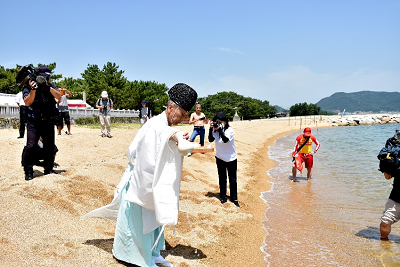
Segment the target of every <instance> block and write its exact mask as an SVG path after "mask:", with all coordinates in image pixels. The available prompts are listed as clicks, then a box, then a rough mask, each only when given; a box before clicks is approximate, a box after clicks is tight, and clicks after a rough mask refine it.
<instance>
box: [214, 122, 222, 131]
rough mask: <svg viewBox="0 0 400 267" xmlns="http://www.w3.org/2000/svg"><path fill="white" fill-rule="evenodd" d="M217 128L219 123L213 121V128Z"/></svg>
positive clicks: (219, 125)
mask: <svg viewBox="0 0 400 267" xmlns="http://www.w3.org/2000/svg"><path fill="white" fill-rule="evenodd" d="M218 127H221V122H219V121H213V128H214V129H216V128H218Z"/></svg>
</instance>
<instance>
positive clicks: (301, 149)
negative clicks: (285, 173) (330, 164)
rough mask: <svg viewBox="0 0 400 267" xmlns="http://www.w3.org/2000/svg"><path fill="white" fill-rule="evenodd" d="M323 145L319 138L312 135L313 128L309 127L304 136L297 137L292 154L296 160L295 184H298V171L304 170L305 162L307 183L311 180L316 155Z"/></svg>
mask: <svg viewBox="0 0 400 267" xmlns="http://www.w3.org/2000/svg"><path fill="white" fill-rule="evenodd" d="M313 142H314V143H315V148H314V150H312V143H313ZM320 146H321V144H320V143H319V142H318V140H317V138H316V137H315V136H313V135H312V134H311V128H309V127H307V128H305V129H304V132H303V134H301V135H299V136H297V138H296V143H295V145H294V149H293V152H292V156H293V158H294V163H293V168H292V174H293V182H296V173H297V170H299V171H300V172H301V171H302V170H303V162H305V167H306V169H307V181H310V180H311V169H312V167H313V162H314V154H315V153H316V152H317V151H318V149H319V147H320Z"/></svg>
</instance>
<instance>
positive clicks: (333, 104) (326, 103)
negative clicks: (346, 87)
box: [316, 91, 400, 113]
mask: <svg viewBox="0 0 400 267" xmlns="http://www.w3.org/2000/svg"><path fill="white" fill-rule="evenodd" d="M316 104H317V106H319V107H321V110H325V111H334V112H336V111H343V109H346V112H351V113H353V112H356V111H361V112H369V111H372V112H381V111H383V112H388V111H395V112H398V111H400V93H399V92H372V91H361V92H355V93H344V92H339V93H334V94H333V95H331V96H330V97H325V98H322V99H321V100H320V101H318V102H317V103H316Z"/></svg>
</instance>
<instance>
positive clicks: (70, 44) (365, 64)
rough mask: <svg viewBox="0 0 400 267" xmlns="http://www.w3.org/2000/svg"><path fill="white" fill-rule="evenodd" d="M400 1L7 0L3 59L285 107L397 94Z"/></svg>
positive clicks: (2, 9) (0, 20) (0, 8)
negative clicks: (109, 67) (117, 74)
mask: <svg viewBox="0 0 400 267" xmlns="http://www.w3.org/2000/svg"><path fill="white" fill-rule="evenodd" d="M399 14H400V1H398V0H379V1H369V0H364V1H351V0H346V1H341V0H336V1H323V0H319V1H316V0H315V1H301V0H298V1H294V0H293V1H286V0H282V1H278V0H276V1H268V0H265V1H251V0H249V1H236V0H231V1H218V0H213V1H208V0H205V1H174V0H170V1H133V0H131V1H128V0H118V1H117V0H115V1H103V0H98V1H84V0H81V1H74V0H70V1H61V0H60V1H37V2H36V1H25V0H19V1H13V0H10V1H1V3H0V25H2V26H1V29H0V32H1V35H0V36H1V42H0V47H1V49H0V65H1V66H4V67H6V68H14V67H15V65H16V64H19V65H25V64H29V63H33V64H34V65H36V64H38V63H51V62H56V63H57V68H56V70H55V72H56V73H61V74H63V76H64V77H73V78H80V77H81V75H80V74H81V73H82V72H83V71H84V70H85V69H86V68H87V66H88V64H97V65H98V66H99V67H100V68H102V67H103V65H104V64H106V63H107V62H113V63H116V64H117V65H118V66H119V68H120V70H124V71H125V72H124V76H125V77H127V78H128V80H130V81H133V80H144V81H156V82H159V83H165V84H166V85H167V86H168V87H171V86H173V85H174V84H175V83H178V82H184V83H187V84H189V85H190V86H192V87H193V88H194V89H196V91H197V92H198V94H199V96H207V95H210V94H215V93H217V92H222V91H233V92H236V93H238V94H240V95H244V96H248V97H252V98H256V99H260V100H268V101H269V102H270V104H272V105H279V106H282V107H284V108H289V107H290V106H291V105H293V104H295V103H300V102H307V103H316V102H318V101H319V100H320V99H322V98H324V97H328V96H330V95H332V94H333V93H335V92H357V91H362V90H369V91H390V92H392V91H400V52H399V49H400V16H399Z"/></svg>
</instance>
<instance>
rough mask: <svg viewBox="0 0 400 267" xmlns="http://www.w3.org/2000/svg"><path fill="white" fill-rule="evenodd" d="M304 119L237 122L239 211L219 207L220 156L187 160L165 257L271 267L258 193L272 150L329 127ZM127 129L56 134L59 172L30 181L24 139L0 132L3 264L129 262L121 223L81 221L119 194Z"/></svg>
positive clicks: (129, 136) (265, 186)
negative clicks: (119, 253) (115, 250)
mask: <svg viewBox="0 0 400 267" xmlns="http://www.w3.org/2000/svg"><path fill="white" fill-rule="evenodd" d="M302 125H303V127H300V121H297V122H296V124H295V121H294V120H293V119H292V120H291V121H288V120H287V119H270V120H253V121H240V122H232V123H231V126H232V127H233V129H234V131H235V143H236V147H237V151H238V191H239V197H238V198H239V203H240V205H241V208H240V209H238V208H237V207H236V206H234V205H233V203H231V202H229V201H228V202H227V203H225V204H223V205H221V204H220V201H219V188H218V175H217V168H216V164H215V158H214V155H215V153H205V154H198V153H196V154H193V155H192V156H191V157H189V158H186V157H185V159H184V168H183V176H182V184H181V197H180V199H181V200H180V214H179V220H178V224H177V225H176V227H175V233H174V229H173V227H171V226H169V227H167V228H166V232H165V238H166V244H167V250H165V251H163V252H162V255H163V256H164V257H165V258H166V259H167V260H169V261H170V262H171V263H173V264H174V266H181V267H183V266H266V262H265V260H264V253H263V252H262V251H261V249H260V247H261V246H262V245H263V239H264V236H265V230H264V229H263V228H262V221H263V220H265V216H264V212H265V210H266V208H267V205H266V203H265V202H264V201H263V200H262V199H261V198H260V197H259V196H260V194H261V192H263V191H268V190H269V189H270V186H271V184H270V182H269V179H270V178H269V177H268V175H267V170H268V169H270V168H272V167H273V166H274V162H273V161H272V160H271V159H269V158H268V147H269V146H272V145H273V144H274V142H275V140H276V138H278V137H281V136H283V135H284V134H286V133H289V132H293V131H298V130H300V128H304V126H305V125H310V126H311V127H312V128H316V127H317V126H318V127H324V126H329V123H328V122H323V121H318V123H316V122H315V121H307V122H304V120H303V121H302ZM126 128H127V129H115V128H112V135H113V138H111V139H109V138H102V137H101V136H100V129H90V128H86V127H78V126H72V134H73V135H71V136H68V135H65V134H63V135H61V136H56V145H57V146H58V148H59V150H60V151H59V152H58V154H57V156H56V163H57V164H59V166H58V167H57V168H56V169H55V170H56V171H58V172H59V173H60V174H59V175H57V174H51V175H47V176H44V175H43V168H42V167H36V166H35V167H34V170H35V173H34V177H35V178H34V179H33V180H31V181H25V180H24V173H23V169H22V167H21V164H20V161H21V152H22V149H23V146H24V144H25V140H24V139H17V136H18V130H17V129H3V130H0V147H1V150H0V152H1V162H0V188H1V197H2V201H1V202H0V214H1V216H0V224H1V226H0V238H1V239H0V244H1V245H0V255H1V256H0V266H123V265H122V264H120V263H118V262H117V261H116V260H115V259H114V258H113V256H112V252H111V249H112V243H113V237H114V228H115V222H113V221H107V220H103V219H94V218H91V219H86V220H83V221H81V220H80V217H81V216H82V215H84V214H85V213H87V212H89V211H91V210H93V209H96V208H98V207H101V206H103V205H106V204H108V203H109V202H110V201H111V200H112V198H113V194H114V189H115V187H116V185H117V184H118V182H119V181H120V178H121V177H122V174H123V173H124V170H125V168H126V166H127V162H128V161H127V158H126V157H125V153H126V150H127V148H128V146H129V144H130V143H131V141H132V140H133V138H134V136H135V134H136V133H137V131H138V129H137V127H136V128H135V127H133V126H132V125H129V127H126ZM177 128H179V129H181V130H187V131H191V130H192V126H178V127H177ZM207 129H208V128H207ZM206 136H207V134H206ZM196 141H198V139H197V140H196ZM207 145H208V142H207V138H206V146H207ZM228 193H229V190H228ZM288 260H292V261H293V262H295V259H288Z"/></svg>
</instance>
